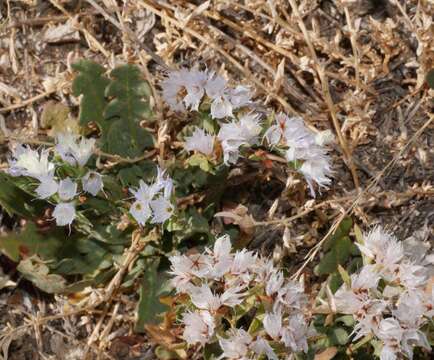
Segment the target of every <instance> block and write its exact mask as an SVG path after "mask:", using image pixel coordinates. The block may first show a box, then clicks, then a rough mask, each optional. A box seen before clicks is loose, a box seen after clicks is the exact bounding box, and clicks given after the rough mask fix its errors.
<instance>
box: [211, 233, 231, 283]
mask: <svg viewBox="0 0 434 360" xmlns="http://www.w3.org/2000/svg"><path fill="white" fill-rule="evenodd" d="M231 249H232V245H231V239H230V237H229V235H223V236H220V237H219V238H217V240H216V241H215V243H214V249H213V251H212V252H210V256H209V257H208V262H209V264H208V266H209V269H210V273H209V274H208V275H209V277H212V278H219V277H221V276H223V275H224V274H226V273H227V272H229V270H230V268H231V265H232V258H233V256H232V255H231Z"/></svg>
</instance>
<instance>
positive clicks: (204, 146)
mask: <svg viewBox="0 0 434 360" xmlns="http://www.w3.org/2000/svg"><path fill="white" fill-rule="evenodd" d="M184 147H185V149H186V150H187V151H198V152H200V153H202V154H204V155H207V156H209V155H211V154H212V153H213V149H214V136H213V135H210V134H207V133H206V132H205V130H203V129H201V128H198V127H196V128H195V129H194V131H193V134H192V135H191V136H189V137H186V138H185V144H184Z"/></svg>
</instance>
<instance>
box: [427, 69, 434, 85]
mask: <svg viewBox="0 0 434 360" xmlns="http://www.w3.org/2000/svg"><path fill="white" fill-rule="evenodd" d="M426 82H427V84H428V86H429V87H430V88H431V89H434V69H431V70H430V71H428V74H426Z"/></svg>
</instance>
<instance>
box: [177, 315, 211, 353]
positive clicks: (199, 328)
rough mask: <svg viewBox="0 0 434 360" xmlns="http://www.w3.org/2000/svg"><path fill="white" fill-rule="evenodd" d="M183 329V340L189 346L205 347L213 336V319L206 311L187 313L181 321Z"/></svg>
mask: <svg viewBox="0 0 434 360" xmlns="http://www.w3.org/2000/svg"><path fill="white" fill-rule="evenodd" d="M182 321H183V323H184V325H185V328H184V333H183V338H184V340H185V341H186V342H187V344H189V345H195V344H197V343H200V344H201V345H205V344H206V343H207V342H208V341H209V340H210V339H211V338H212V336H213V335H214V329H215V322H214V318H213V317H212V315H211V314H210V313H209V312H208V311H200V312H187V313H185V314H184V317H183V319H182Z"/></svg>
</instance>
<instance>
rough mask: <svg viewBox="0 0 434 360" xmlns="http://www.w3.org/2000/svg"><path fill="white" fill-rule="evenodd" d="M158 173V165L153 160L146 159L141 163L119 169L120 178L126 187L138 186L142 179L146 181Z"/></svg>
mask: <svg viewBox="0 0 434 360" xmlns="http://www.w3.org/2000/svg"><path fill="white" fill-rule="evenodd" d="M156 174H157V171H156V166H155V163H154V162H153V161H149V160H145V161H141V162H140V163H139V164H136V165H133V166H129V167H126V168H123V169H121V170H119V172H118V175H117V176H118V178H119V180H120V182H121V184H122V186H125V187H131V186H134V187H136V186H138V185H139V181H140V180H144V181H145V182H147V181H150V180H152V179H153V178H154V177H155V176H156Z"/></svg>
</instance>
